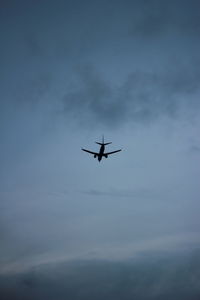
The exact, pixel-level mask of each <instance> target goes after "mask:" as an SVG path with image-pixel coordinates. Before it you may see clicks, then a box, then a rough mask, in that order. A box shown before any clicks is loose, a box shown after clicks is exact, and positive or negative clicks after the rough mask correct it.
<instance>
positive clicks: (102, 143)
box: [95, 135, 112, 146]
mask: <svg viewBox="0 0 200 300" xmlns="http://www.w3.org/2000/svg"><path fill="white" fill-rule="evenodd" d="M95 143H96V144H98V145H101V146H102V145H104V146H106V145H109V144H112V142H109V143H104V135H103V136H102V142H101V143H100V142H95Z"/></svg>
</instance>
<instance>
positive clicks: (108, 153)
mask: <svg viewBox="0 0 200 300" xmlns="http://www.w3.org/2000/svg"><path fill="white" fill-rule="evenodd" d="M119 151H122V149H120V150H116V151H112V152H107V153H104V154H103V155H104V156H105V155H110V154H113V153H116V152H119Z"/></svg>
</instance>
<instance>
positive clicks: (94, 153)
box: [81, 148, 99, 155]
mask: <svg viewBox="0 0 200 300" xmlns="http://www.w3.org/2000/svg"><path fill="white" fill-rule="evenodd" d="M81 150H83V151H85V152H88V153H90V154H93V155H99V153H97V152H92V151H89V150H86V149H83V148H82V149H81Z"/></svg>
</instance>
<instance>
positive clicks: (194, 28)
mask: <svg viewBox="0 0 200 300" xmlns="http://www.w3.org/2000/svg"><path fill="white" fill-rule="evenodd" d="M138 4H139V5H138ZM138 4H137V5H135V10H134V12H133V14H134V18H133V22H132V24H133V25H132V30H131V32H130V33H131V35H132V36H138V37H140V38H147V39H149V38H150V39H151V38H160V37H161V36H165V35H167V34H169V33H170V35H178V36H179V37H180V35H182V36H183V37H184V36H185V35H193V36H196V37H197V38H198V36H199V34H200V20H199V16H198V11H199V9H200V5H199V2H198V1H195V0H193V1H190V2H188V1H184V0H183V1H180V0H178V1H167V2H164V1H162V2H161V1H159V0H153V1H145V0H143V1H140V2H139V3H138Z"/></svg>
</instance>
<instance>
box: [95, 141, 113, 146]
mask: <svg viewBox="0 0 200 300" xmlns="http://www.w3.org/2000/svg"><path fill="white" fill-rule="evenodd" d="M95 143H96V144H98V145H101V146H102V145H104V146H105V145H109V144H112V142H110V143H99V142H95Z"/></svg>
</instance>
